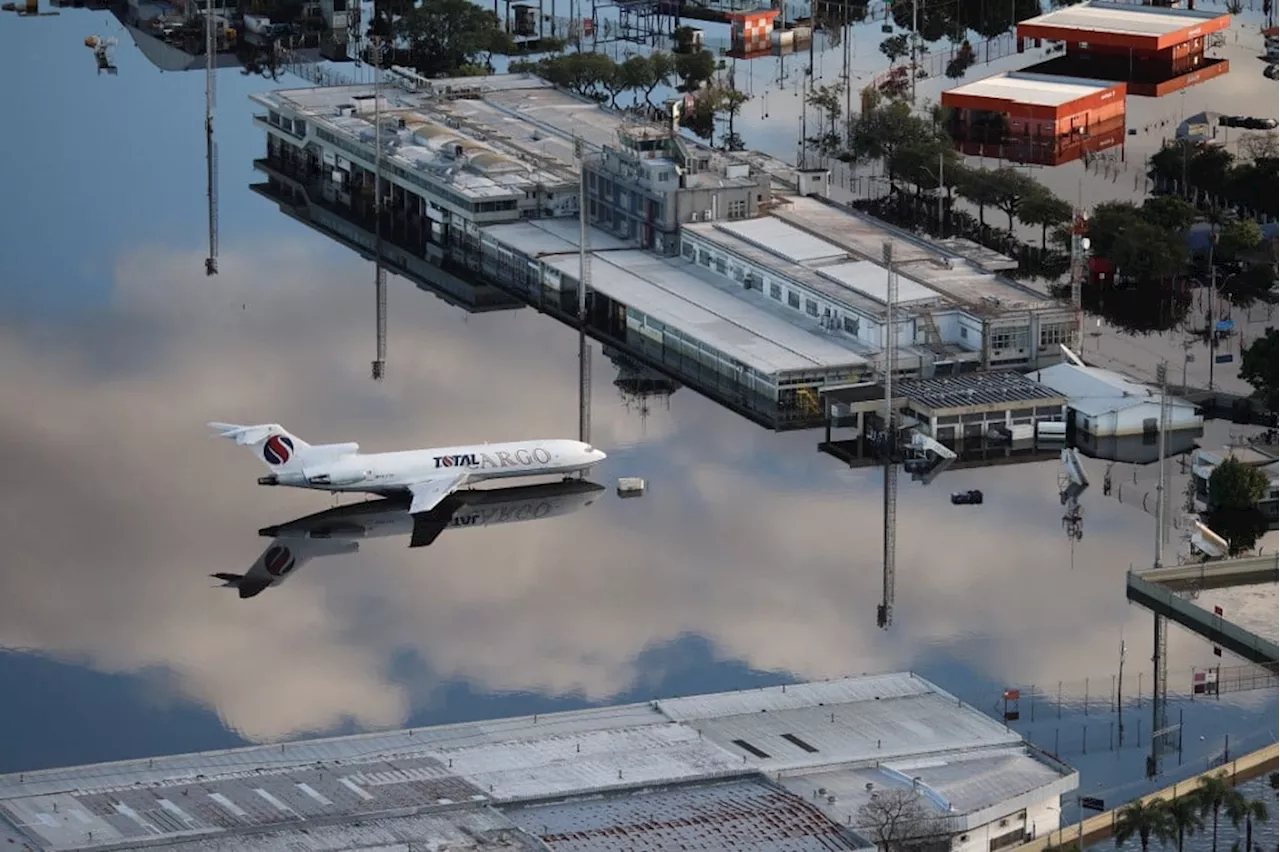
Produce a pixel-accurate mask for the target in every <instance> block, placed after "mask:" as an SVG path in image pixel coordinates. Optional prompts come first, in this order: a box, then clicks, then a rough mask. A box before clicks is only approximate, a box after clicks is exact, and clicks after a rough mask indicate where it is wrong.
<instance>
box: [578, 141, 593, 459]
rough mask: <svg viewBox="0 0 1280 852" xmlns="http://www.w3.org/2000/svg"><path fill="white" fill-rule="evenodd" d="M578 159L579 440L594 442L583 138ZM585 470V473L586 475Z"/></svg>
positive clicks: (589, 258) (588, 254)
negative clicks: (588, 334)
mask: <svg viewBox="0 0 1280 852" xmlns="http://www.w3.org/2000/svg"><path fill="white" fill-rule="evenodd" d="M574 147H575V148H576V149H577V154H578V161H579V164H580V165H581V166H582V168H580V169H579V170H578V171H579V174H578V440H579V441H581V442H582V443H584V444H589V443H591V347H590V346H588V345H587V288H588V287H590V286H591V255H590V249H589V241H590V236H589V234H588V231H587V169H586V152H585V151H584V150H583V145H582V140H580V139H579V140H577V141H575V142H574ZM585 475H586V473H585V471H584V472H583V476H585Z"/></svg>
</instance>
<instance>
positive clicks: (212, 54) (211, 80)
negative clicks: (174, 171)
mask: <svg viewBox="0 0 1280 852" xmlns="http://www.w3.org/2000/svg"><path fill="white" fill-rule="evenodd" d="M223 8H224V9H225V8H226V6H225V4H224V6H223ZM214 20H215V18H214V14H213V0H206V2H205V7H204V54H205V56H204V136H205V142H204V145H205V172H206V180H207V182H208V189H207V195H208V199H209V256H208V257H207V258H205V261H204V274H205V275H217V274H218V143H217V142H214V141H213V112H214V108H215V107H216V106H217V79H218V77H217V68H218V38H217V35H216V33H215V30H214Z"/></svg>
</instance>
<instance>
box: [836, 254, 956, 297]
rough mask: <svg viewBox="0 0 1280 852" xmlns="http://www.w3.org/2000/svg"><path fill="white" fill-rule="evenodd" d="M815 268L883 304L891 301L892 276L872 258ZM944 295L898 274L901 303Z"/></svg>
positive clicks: (837, 281)
mask: <svg viewBox="0 0 1280 852" xmlns="http://www.w3.org/2000/svg"><path fill="white" fill-rule="evenodd" d="M816 271H817V273H818V274H819V275H821V276H822V277H823V278H826V279H828V280H831V281H834V282H836V283H837V284H842V285H844V286H845V287H848V288H850V289H853V290H857V291H858V292H859V293H862V294H863V295H864V296H867V297H869V298H872V299H875V300H876V301H877V302H879V303H880V304H882V305H887V304H888V303H889V278H888V272H887V271H886V270H885V268H884V267H883V266H878V265H876V264H874V263H872V262H871V261H869V260H851V261H848V262H846V263H836V264H832V265H831V266H824V267H822V268H821V269H818V270H816ZM941 295H942V294H940V293H937V292H935V291H933V290H930V289H929V288H928V287H926V286H924V285H923V284H919V283H917V282H915V281H912V280H911V279H910V278H906V277H904V276H903V275H901V274H899V275H898V304H903V305H905V304H910V303H912V302H930V301H937V300H938V299H939V298H941Z"/></svg>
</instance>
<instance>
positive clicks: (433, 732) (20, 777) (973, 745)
mask: <svg viewBox="0 0 1280 852" xmlns="http://www.w3.org/2000/svg"><path fill="white" fill-rule="evenodd" d="M766 711H767V712H766ZM747 746H750V748H747ZM761 755H765V756H763V757H762V756H761ZM948 767H951V768H950V769H949V768H948ZM977 769H981V770H982V771H975V770H977ZM815 772H821V773H822V776H821V777H822V778H823V779H825V780H823V781H822V784H823V785H824V786H828V787H829V788H832V789H835V788H837V787H840V786H841V785H843V787H841V788H842V789H843V788H849V789H852V785H854V784H855V782H856V783H857V785H858V786H859V787H861V788H863V789H865V783H866V782H865V780H864V776H865V775H866V773H868V772H871V773H876V774H875V775H874V779H873V780H872V782H871V783H875V784H878V785H880V786H884V787H892V786H895V785H896V786H904V785H905V786H907V787H910V786H911V780H910V777H911V776H919V777H920V778H921V783H923V784H924V785H925V787H926V789H927V792H928V794H929V795H930V796H931V797H937V798H939V799H942V800H945V801H947V802H949V803H951V804H952V805H953V806H954V809H955V810H954V813H953V814H952V816H953V817H964V816H965V813H966V809H973V810H974V813H973V814H970V816H973V817H974V818H978V816H980V815H981V814H982V813H984V812H983V811H980V810H978V809H981V808H984V807H986V805H987V803H989V802H995V803H996V804H997V805H999V804H1000V802H1002V801H1003V802H1005V805H1007V808H1008V812H1009V813H1011V812H1013V811H1016V810H1018V809H1019V808H1020V807H1025V806H1026V805H1025V804H1020V803H1021V802H1023V801H1032V802H1033V803H1034V802H1039V801H1044V800H1047V799H1049V798H1051V797H1054V796H1057V795H1059V794H1061V793H1062V792H1066V791H1067V790H1070V789H1074V787H1075V785H1076V784H1077V783H1078V776H1077V775H1076V774H1075V773H1074V772H1073V771H1072V770H1070V769H1069V768H1067V767H1065V766H1063V765H1062V764H1060V763H1057V762H1056V761H1054V760H1053V759H1051V758H1048V757H1047V756H1044V755H1041V754H1039V753H1036V752H1033V751H1030V750H1028V748H1027V746H1026V745H1025V744H1024V743H1023V742H1022V740H1021V738H1020V737H1019V735H1018V734H1017V733H1015V732H1012V731H1009V730H1008V729H1006V728H1005V727H1004V725H1002V724H1001V723H999V722H996V721H995V720H994V719H991V718H989V717H987V716H986V715H984V714H983V713H981V712H979V711H977V710H976V709H974V708H972V707H968V706H966V705H964V704H962V703H961V702H959V701H957V700H956V698H954V697H953V696H951V695H949V694H947V693H945V692H942V691H941V690H938V689H937V688H936V687H934V686H933V685H931V684H929V683H928V682H927V681H924V680H923V679H921V678H919V677H918V676H915V675H911V674H888V675H875V676H869V677H868V676H864V677H857V678H846V679H840V680H834V681H830V682H822V683H811V684H796V685H789V686H785V687H770V688H766V689H757V690H748V691H743V692H736V693H721V694H718V695H709V696H692V697H689V698H676V699H670V700H656V701H652V702H648V703H644V704H632V705H623V706H619V707H606V708H597V709H590V710H581V711H572V712H567V713H554V714H549V715H538V716H532V717H529V716H525V717H517V718H510V719H498V720H491V721H483V722H470V723H464V724H456V725H445V726H439V727H433V728H416V729H410V730H404V731H391V732H385V733H376V734H364V735H357V736H349V737H338V738H331V739H319V740H308V741H301V742H296V743H287V744H284V745H280V744H268V745H260V746H251V747H248V748H241V749H233V750H230V751H220V752H208V753H203V754H188V755H177V756H173V757H159V758H155V759H147V760H132V761H123V762H118V763H107V764H96V765H89V766H77V767H67V768H64V769H53V770H44V771H38V772H28V773H22V774H15V775H5V776H0V843H2V842H3V841H4V840H6V839H12V840H13V841H14V843H15V844H16V848H22V845H21V844H23V843H26V844H28V845H33V846H34V848H36V849H38V850H42V852H44V851H45V850H49V852H51V850H54V849H58V850H68V851H69V850H96V849H106V848H122V847H123V846H128V848H150V847H160V848H164V849H171V850H181V852H215V850H231V849H235V850H240V852H277V850H290V852H330V850H332V852H338V850H351V849H357V848H360V849H370V848H377V847H379V846H380V845H386V846H393V844H396V843H399V844H403V843H405V842H406V841H408V840H410V839H412V840H415V841H416V842H417V843H420V844H422V845H423V847H424V848H442V847H445V846H448V845H450V844H461V848H474V849H477V850H489V849H498V848H507V849H542V850H546V849H555V850H560V849H564V850H572V849H576V848H578V847H576V846H574V845H573V843H571V842H567V841H566V840H565V837H564V836H565V835H566V834H568V835H571V834H572V833H573V832H574V831H590V832H595V833H596V837H597V838H598V840H599V842H598V843H597V844H596V845H595V846H593V848H600V849H622V848H628V849H663V848H679V847H680V846H681V845H683V844H686V843H690V844H694V845H695V846H697V845H705V844H706V843H708V842H709V841H711V840H713V839H714V837H715V836H716V833H717V832H721V833H722V832H723V831H726V830H728V831H733V832H737V833H738V836H739V837H741V839H742V840H743V843H742V844H741V846H742V848H748V849H762V850H775V852H792V851H794V852H807V850H810V849H821V848H836V849H839V848H851V845H850V844H848V843H847V838H848V835H847V834H846V833H845V832H844V829H841V828H840V825H843V824H846V823H847V822H848V821H850V820H851V819H852V812H851V811H850V810H849V809H850V808H854V807H856V800H855V799H853V798H850V799H849V800H837V801H834V802H832V801H830V800H826V799H824V800H821V801H818V802H814V803H812V804H806V800H810V801H812V800H811V797H810V796H809V794H808V791H807V790H805V791H804V792H803V793H802V795H788V794H787V793H786V792H785V791H784V790H783V789H782V788H781V787H778V786H776V785H774V784H773V783H772V782H770V781H768V780H766V779H767V777H772V776H775V775H778V774H781V775H783V776H786V777H787V779H788V780H787V781H786V784H787V786H789V787H792V788H793V790H794V789H795V785H803V784H804V783H805V782H806V779H812V778H815V777H817V776H815V775H814V773H815ZM842 772H847V773H852V774H848V775H842V774H841V773H842ZM842 779H843V780H842ZM809 783H811V784H812V783H813V782H812V780H809ZM691 785H695V786H691ZM708 785H709V786H708ZM935 787H936V789H935ZM655 788H656V789H655ZM797 792H798V791H797ZM655 793H660V795H655ZM584 797H587V798H584ZM602 797H603V798H602ZM618 797H623V798H625V799H626V800H627V801H626V802H624V803H623V804H611V805H608V806H605V805H603V804H600V803H605V802H611V801H616V800H617V798H618ZM1002 797H1003V798H1002ZM1027 797H1031V799H1030V800H1028V799H1027ZM551 802H559V803H560V805H559V807H558V809H557V808H556V807H544V806H547V805H548V804H549V803H551ZM592 802H594V803H596V804H591V803H592ZM814 805H816V809H815V807H814ZM818 810H820V811H821V812H822V814H825V817H826V819H825V820H824V819H823V818H822V815H820V814H819V813H817V811H818ZM709 814H718V815H720V816H718V817H716V819H714V820H710V821H709V820H708V816H709ZM998 815H1005V814H998ZM756 817H759V819H758V820H757V819H756ZM659 820H665V822H667V823H668V825H667V826H666V827H665V828H664V830H663V831H661V832H658V831H649V830H644V831H640V830H639V829H638V828H637V826H649V827H653V824H655V823H656V822H657V821H659ZM771 820H773V821H774V824H777V821H778V820H783V821H786V822H787V823H789V824H790V825H792V826H793V827H795V829H796V832H795V835H794V842H793V843H792V844H791V845H778V846H770V845H768V844H767V842H764V840H760V842H755V843H752V842H748V841H750V840H751V839H752V838H753V837H756V838H766V837H767V836H768V829H767V825H768V824H769V823H770V821H771ZM610 823H612V826H611V825H610ZM621 829H626V831H622V830H621ZM722 836H723V834H722ZM805 838H825V840H826V842H828V843H830V842H832V841H834V840H836V839H840V840H841V843H839V844H836V845H826V846H823V845H820V844H816V843H814V842H812V840H806V839H805ZM570 839H572V838H570ZM504 843H505V845H504ZM863 845H868V844H865V843H864V844H863Z"/></svg>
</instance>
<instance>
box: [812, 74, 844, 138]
mask: <svg viewBox="0 0 1280 852" xmlns="http://www.w3.org/2000/svg"><path fill="white" fill-rule="evenodd" d="M844 92H845V84H844V83H843V82H841V83H834V84H831V85H825V84H824V85H821V86H816V87H814V88H811V89H810V90H809V93H808V94H807V95H806V96H805V101H806V103H807V104H808V105H809V106H811V107H815V108H817V109H818V110H819V111H820V112H821V113H822V120H823V126H822V130H821V132H819V133H818V135H816V136H811V137H809V138H808V139H807V140H806V141H807V142H808V143H809V144H811V145H814V146H816V147H817V148H818V150H819V151H821V152H822V153H823V154H826V155H828V156H829V155H831V154H834V153H837V152H838V151H840V149H842V148H843V147H844V139H843V138H842V137H841V135H840V133H839V132H837V130H836V126H837V125H838V124H839V123H840V119H841V117H843V115H844V104H843V99H844Z"/></svg>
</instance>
